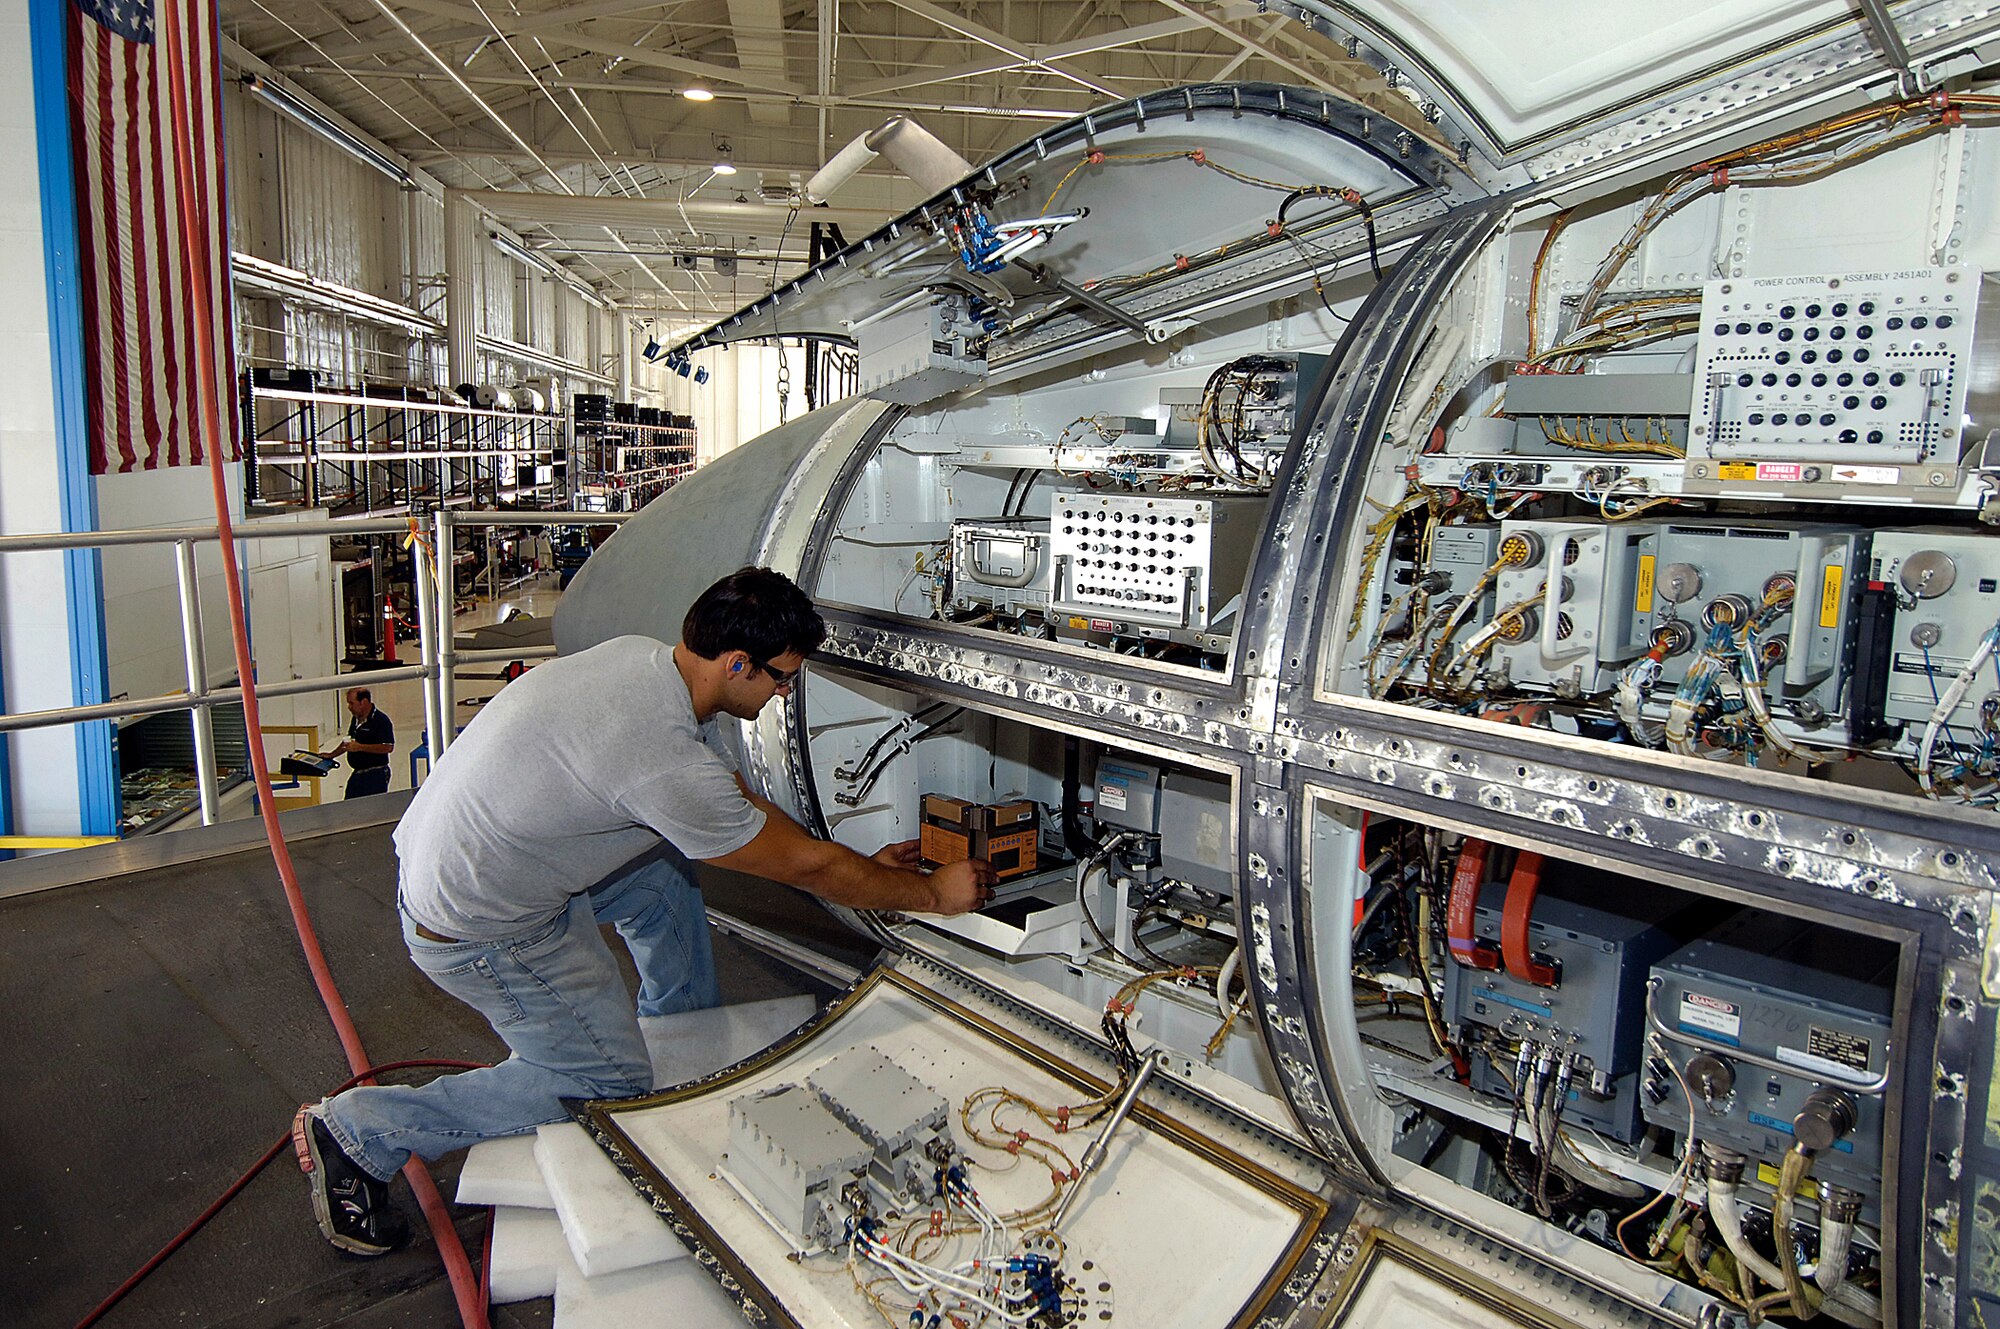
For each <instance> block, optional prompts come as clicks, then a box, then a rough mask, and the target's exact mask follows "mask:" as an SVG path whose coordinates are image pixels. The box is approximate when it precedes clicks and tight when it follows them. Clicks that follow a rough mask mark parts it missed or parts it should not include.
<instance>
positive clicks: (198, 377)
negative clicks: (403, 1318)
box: [160, 0, 486, 1329]
mask: <svg viewBox="0 0 2000 1329" xmlns="http://www.w3.org/2000/svg"><path fill="white" fill-rule="evenodd" d="M181 8H182V5H181V3H180V0H168V3H166V4H164V5H162V6H161V10H162V12H161V16H160V17H161V24H160V27H161V30H162V32H163V33H164V38H165V55H166V67H167V79H168V103H169V105H170V106H171V107H172V111H173V124H172V133H171V135H170V138H171V140H172V144H171V149H172V157H173V166H174V175H175V179H176V180H177V182H178V185H179V189H178V198H177V202H178V205H179V208H180V220H181V233H182V234H183V235H188V236H206V235H208V234H210V228H209V217H208V210H207V207H206V195H205V193H204V192H203V191H202V190H200V189H199V188H198V185H197V178H196V177H197V167H196V164H195V153H194V135H193V129H192V126H191V125H190V123H189V119H188V116H189V107H190V106H191V105H192V97H193V95H194V93H193V90H191V89H190V88H189V86H188V73H187V68H186V65H185V64H184V63H183V52H182V49H181V40H182V39H181V13H180V11H181ZM209 258H210V248H209V246H208V245H207V244H205V243H198V244H189V245H184V246H183V247H182V259H181V261H182V263H183V264H185V272H186V275H187V277H188V279H189V280H188V298H189V304H190V309H189V314H190V321H191V322H192V323H193V325H194V326H195V327H198V328H210V327H214V326H216V318H215V310H214V309H213V308H212V307H211V305H210V296H211V292H212V291H213V285H212V272H211V270H210V267H209ZM197 340H198V341H200V343H201V344H200V346H199V347H198V349H197V351H196V353H195V356H194V383H195V393H196V397H197V399H198V401H199V403H200V406H199V420H200V425H201V432H202V436H203V437H205V438H206V439H207V440H208V441H209V447H208V449H207V453H208V463H209V481H210V488H211V491H212V494H213V498H214V502H215V520H216V538H217V544H218V547H219V552H220V554H221V558H222V575H223V586H224V589H225V593H226V598H227V603H228V606H229V627H230V637H231V644H232V646H233V647H234V651H235V657H236V670H237V677H238V678H239V679H240V680H241V684H242V690H243V723H244V729H245V731H246V733H247V735H248V737H249V750H250V751H249V755H250V768H251V773H252V775H253V776H254V778H255V780H256V786H257V800H258V807H259V810H260V811H261V813H262V816H263V822H264V835H265V838H266V839H267V840H268V841H269V842H270V846H271V857H272V860H273V862H274V863H275V865H276V867H277V870H278V878H279V881H280V882H281V883H282V884H283V886H284V892H285V901H286V904H287V905H288V906H289V908H290V910H291V914H292V922H293V925H294V926H295V927H296V929H297V931H298V934H299V945H300V949H301V950H302V951H303V952H304V954H305V960H306V967H307V969H308V970H310V971H311V974H312V978H313V985H314V987H315V988H317V989H318V991H319V994H320V999H321V1001H322V1002H323V1003H324V1004H325V1006H326V1009H327V1015H328V1017H329V1018H330V1019H331V1020H332V1022H333V1026H334V1032H335V1033H336V1035H338V1037H339V1039H340V1043H341V1048H342V1050H343V1051H344V1052H345V1053H346V1054H347V1062H348V1066H349V1068H350V1069H351V1070H353V1071H355V1072H356V1073H359V1072H360V1071H361V1070H362V1068H364V1067H366V1066H367V1065H369V1060H368V1055H367V1052H366V1050H365V1049H364V1048H363V1047H362V1045H361V1035H360V1032H359V1031H358V1030H357V1029H356V1028H355V1027H354V1020H353V1018H352V1017H351V1016H350V1015H349V1014H348V1012H347V1008H346V1005H345V1004H344V1003H343V1002H342V1000H341V997H340V990H339V988H338V986H337V985H336V984H335V983H334V980H333V971H332V969H331V967H330V966H329V965H328V964H327V961H326V955H325V953H324V952H323V951H322V950H321V949H320V944H319V938H318V936H317V934H316V933H315V932H314V930H313V926H312V918H311V915H310V912H309V911H308V910H307V908H306V900H305V892H304V891H303V890H302V889H301V888H300V886H299V879H298V873H297V870H296V869H295V868H294V867H293V864H292V858H291V853H290V850H289V849H288V848H287V847H286V845H285V836H284V832H283V830H282V829H281V828H280V827H279V825H278V809H277V800H276V799H275V798H274V797H273V795H272V792H271V770H270V761H269V758H268V757H267V756H266V754H265V751H264V727H263V720H262V715H261V712H260V710H259V707H258V703H257V684H256V668H255V662H254V661H253V660H252V659H251V655H250V635H249V625H248V624H247V623H246V622H245V621H244V614H245V606H246V604H247V601H246V600H245V598H244V595H243V577H242V573H241V571H240V569H239V568H238V567H237V563H236V541H235V532H234V526H233V523H232V522H231V521H230V518H229V493H228V485H227V480H226V477H225V475H224V472H223V453H224V451H225V446H224V445H225V443H226V442H227V441H228V440H230V439H231V438H232V437H233V432H226V430H233V426H234V424H235V420H234V417H233V415H232V418H231V421H230V424H229V425H228V426H225V425H224V423H223V422H222V421H221V420H220V419H219V418H218V416H219V412H218V410H217V400H218V397H219V395H220V392H221V390H222V384H221V383H220V382H219V379H220V374H219V372H218V367H217V365H216V363H215V355H216V351H215V343H214V340H213V339H212V338H201V339H197ZM404 1175H405V1176H406V1177H407V1178H408V1179H409V1182H410V1189H411V1191H412V1192H413V1193H414V1194H415V1196H416V1198H417V1203H418V1205H419V1207H420V1208H421V1209H422V1210H423V1212H424V1218H425V1221H426V1222H428V1223H429V1225H430V1228H431V1234H432V1237H433V1239H434V1240H435V1241H436V1242H437V1245H438V1253H439V1255H440V1257H441V1258H442V1259H443V1261H444V1265H445V1270H446V1272H447V1274H448V1275H449V1276H450V1279H451V1287H452V1294H453V1296H454V1297H455V1298H456V1300H457V1302H458V1309H459V1317H460V1319H461V1320H462V1321H463V1322H464V1324H465V1326H466V1329H477V1327H478V1326H482V1325H484V1324H486V1317H485V1314H484V1312H483V1310H482V1309H481V1307H480V1305H479V1288H478V1280H477V1279H476V1277H475V1276H474V1274H473V1272H472V1262H471V1260H470V1259H469V1258H468V1257H467V1255H466V1253H465V1247H464V1245H463V1244H462V1243H461V1242H460V1241H459V1239H458V1232H457V1230H456V1229H455V1228H453V1227H452V1224H451V1214H450V1211H449V1210H447V1209H446V1208H445V1203H444V1199H443V1197H442V1196H440V1195H439V1194H438V1190H437V1186H436V1184H435V1183H433V1182H432V1180H431V1177H430V1172H429V1171H428V1170H427V1169H426V1168H425V1167H424V1165H423V1161H422V1160H421V1159H418V1158H414V1157H412V1158H411V1159H410V1160H409V1162H408V1163H407V1164H406V1165H405V1167H404Z"/></svg>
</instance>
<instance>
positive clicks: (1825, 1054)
mask: <svg viewBox="0 0 2000 1329" xmlns="http://www.w3.org/2000/svg"><path fill="white" fill-rule="evenodd" d="M1871 1050H1872V1048H1871V1046H1870V1043H1869V1040H1868V1039H1865V1038H1863V1037H1861V1035H1859V1034H1850V1033H1848V1032H1847V1031H1846V1030H1845V1029H1822V1028H1820V1027H1819V1026H1818V1025H1813V1026H1811V1027H1810V1028H1808V1029H1807V1030H1806V1051H1807V1052H1808V1053H1810V1054H1811V1055H1812V1056H1815V1057H1819V1058H1820V1059H1822V1060H1824V1061H1831V1062H1838V1063H1839V1064H1840V1065H1842V1066H1847V1067H1850V1068H1852V1069H1854V1070H1857V1071H1865V1070H1867V1069H1868V1054H1869V1052H1870V1051H1871Z"/></svg>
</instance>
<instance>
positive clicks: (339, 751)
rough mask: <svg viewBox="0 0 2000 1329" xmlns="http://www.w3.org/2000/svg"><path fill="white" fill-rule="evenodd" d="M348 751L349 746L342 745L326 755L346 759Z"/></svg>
mask: <svg viewBox="0 0 2000 1329" xmlns="http://www.w3.org/2000/svg"><path fill="white" fill-rule="evenodd" d="M347 749H348V744H346V743H342V744H341V745H340V746H339V747H337V748H335V749H334V750H333V751H331V752H329V753H327V754H326V755H327V756H329V757H344V756H346V755H347Z"/></svg>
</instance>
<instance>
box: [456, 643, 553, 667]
mask: <svg viewBox="0 0 2000 1329" xmlns="http://www.w3.org/2000/svg"><path fill="white" fill-rule="evenodd" d="M555 653H556V648H555V647H553V646H495V647H490V648H487V649H483V650H477V651H459V652H458V653H457V654H456V655H454V656H453V657H452V658H453V659H454V660H455V661H456V662H457V663H459V664H462V665H469V664H499V663H500V662H501V661H503V660H547V659H549V658H550V657H552V656H554V655H555Z"/></svg>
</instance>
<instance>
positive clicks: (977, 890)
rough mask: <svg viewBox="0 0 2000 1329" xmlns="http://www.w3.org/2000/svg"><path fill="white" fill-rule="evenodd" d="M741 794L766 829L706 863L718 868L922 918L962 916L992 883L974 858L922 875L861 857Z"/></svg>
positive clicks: (862, 906) (988, 871)
mask: <svg viewBox="0 0 2000 1329" xmlns="http://www.w3.org/2000/svg"><path fill="white" fill-rule="evenodd" d="M738 783H739V784H740V783H741V780H740V778H739V780H738ZM743 794H744V797H746V798H748V799H749V800H750V802H751V804H752V805H753V806H755V807H757V808H758V809H760V810H761V811H762V812H763V813H764V828H763V829H762V830H760V831H759V832H757V835H756V838H755V839H753V840H751V841H750V843H749V844H746V845H744V846H743V847H742V848H741V849H738V850H736V851H735V852H733V853H729V854H725V855H723V856H722V857H720V858H712V859H709V860H707V861H708V862H711V863H714V864H715V865H716V866H718V867H725V868H729V869H731V870H733V871H736V872H748V873H750V874H751V875H752V876H757V877H767V878H769V879H770V880H772V881H781V882H784V883H785V884H786V885H788V886H796V887H798V888H799V889H800V890H803V891H808V892H810V893H812V894H814V895H817V896H819V897H820V898H821V899H823V900H828V901H831V902H832V903H834V904H839V905H846V906H847V907H849V908H850V909H902V910H908V911H910V912H913V913H923V914H962V913H964V912H965V911H966V910H968V909H972V908H975V907H977V906H978V905H979V903H980V902H981V901H982V900H983V899H984V898H985V894H986V888H987V887H989V886H991V885H992V884H993V881H994V875H993V869H992V868H991V867H989V866H987V865H986V864H985V863H983V862H978V861H976V860H974V861H968V862H964V863H954V864H952V865H950V866H949V867H945V868H940V869H939V870H938V871H936V872H933V873H931V874H930V875H928V876H926V875H924V874H923V873H920V872H914V871H911V870H909V869H907V868H901V867H895V866H892V865H890V864H887V863H883V862H881V861H880V860H878V859H873V858H864V857H862V856H861V855H860V854H857V853H855V852H854V851H853V850H852V849H849V848H847V847H846V846H845V845H841V844H836V843H834V842H833V841H831V840H820V839H815V838H814V837H813V836H811V835H809V834H807V832H806V829H805V828H804V827H803V826H800V825H799V824H798V823H797V822H795V821H793V820H792V819H791V818H790V817H789V816H787V815H786V814H785V812H784V810H783V809H781V808H779V807H777V806H776V805H775V804H773V803H772V802H771V801H770V800H769V799H766V798H763V797H760V796H759V795H757V794H754V793H751V792H750V790H749V789H747V788H746V789H744V791H743Z"/></svg>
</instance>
